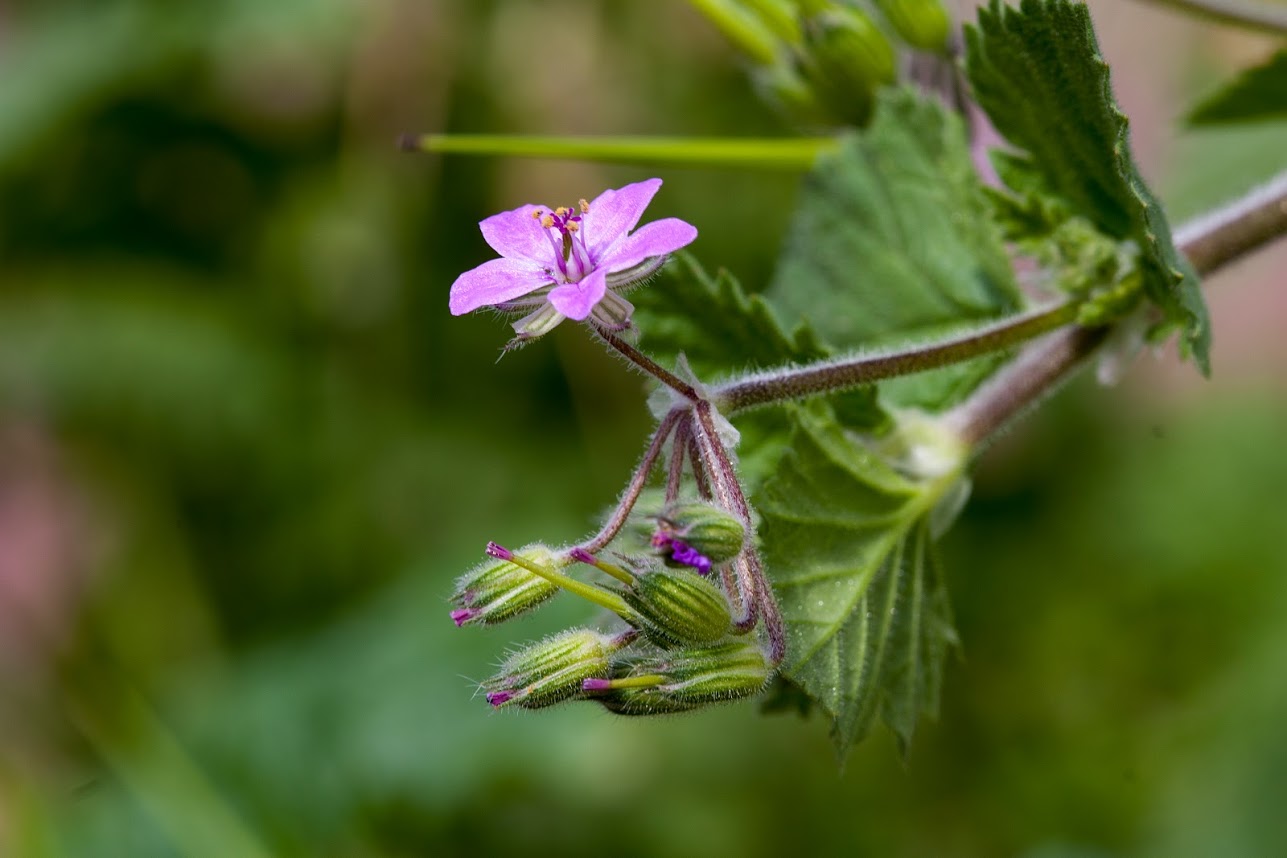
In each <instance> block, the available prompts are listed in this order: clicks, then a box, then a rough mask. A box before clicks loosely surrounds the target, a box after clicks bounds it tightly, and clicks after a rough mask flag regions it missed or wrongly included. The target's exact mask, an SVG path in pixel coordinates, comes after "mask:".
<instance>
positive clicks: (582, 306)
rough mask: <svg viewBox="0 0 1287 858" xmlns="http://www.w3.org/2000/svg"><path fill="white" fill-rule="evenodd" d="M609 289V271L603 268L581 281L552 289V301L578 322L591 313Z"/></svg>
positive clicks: (555, 306)
mask: <svg viewBox="0 0 1287 858" xmlns="http://www.w3.org/2000/svg"><path fill="white" fill-rule="evenodd" d="M607 291H608V273H607V271H605V270H604V269H602V268H596V269H595V270H594V271H592V272H590V276H588V277H586V278H585V279H584V280H582V281H581V282H580V283H565V284H563V285H562V286H556V287H554V288H553V289H551V290H550V303H551V304H553V305H554V309H556V310H558V311H559V312H560V313H562V314H563V315H565V316H567V317H568V318H569V319H576V320H577V321H578V322H579V321H581V320H582V319H584V318H585V317H586V316H588V315H590V311H591V310H593V309H594V305H595V304H597V303H599V302H600V301H602V300H603V296H604V294H606V293H607Z"/></svg>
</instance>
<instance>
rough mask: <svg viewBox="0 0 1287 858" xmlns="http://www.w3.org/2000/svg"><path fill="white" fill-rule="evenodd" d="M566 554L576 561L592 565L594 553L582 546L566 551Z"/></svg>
mask: <svg viewBox="0 0 1287 858" xmlns="http://www.w3.org/2000/svg"><path fill="white" fill-rule="evenodd" d="M568 556H569V557H571V558H572V559H573V560H575V561H576V562H577V563H585V564H587V565H589V566H593V565H594V555H593V554H591V553H590V552H588V551H586V550H585V549H584V548H580V547H577V548H573V549H572V550H571V551H569V552H568Z"/></svg>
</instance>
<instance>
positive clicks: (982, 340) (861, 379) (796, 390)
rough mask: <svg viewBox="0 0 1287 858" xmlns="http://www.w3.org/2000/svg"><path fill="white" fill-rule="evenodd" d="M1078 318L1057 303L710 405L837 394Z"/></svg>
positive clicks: (1004, 345)
mask: <svg viewBox="0 0 1287 858" xmlns="http://www.w3.org/2000/svg"><path fill="white" fill-rule="evenodd" d="M1076 317H1077V308H1076V307H1075V306H1074V305H1072V304H1059V305H1057V306H1055V307H1051V308H1048V309H1045V310H1039V311H1037V312H1035V313H1028V314H1025V315H1021V316H1016V317H1014V318H1010V319H1005V320H1003V321H1000V322H997V323H995V324H992V325H988V326H987V327H983V328H979V329H977V330H973V331H969V332H968V333H965V334H960V335H958V336H956V337H953V338H951V339H948V340H943V341H941V342H936V343H930V344H928V345H918V346H913V347H911V348H907V349H901V350H898V351H891V352H886V353H884V354H868V355H860V356H857V357H850V358H842V359H840V360H835V361H829V362H827V363H822V364H813V365H810V366H806V367H798V368H791V369H780V370H771V371H768V372H762V373H757V374H755V375H751V376H748V377H745V378H740V379H737V380H736V381H733V382H729V383H727V384H724V385H721V386H719V387H716V388H714V389H713V390H712V391H711V401H712V402H714V403H715V405H716V406H717V407H718V408H719V409H720V410H721V411H722V412H724V413H726V414H736V413H737V412H739V411H745V410H747V409H749V408H756V407H758V406H761V405H771V404H773V403H778V402H786V401H788V400H791V399H799V398H801V397H805V396H811V395H816V394H819V393H835V392H837V391H840V390H846V389H849V388H852V387H859V386H861V385H864V384H871V383H872V382H876V381H881V380H882V379H886V378H894V377H896V376H900V375H908V374H909V373H913V372H921V371H923V370H927V369H936V368H938V367H941V366H947V365H949V364H953V363H960V362H961V361H963V360H968V359H969V358H973V357H978V356H979V355H984V354H988V353H990V352H996V351H1001V350H1003V349H1008V348H1010V347H1012V346H1015V345H1018V344H1019V343H1022V342H1025V341H1027V340H1031V339H1033V338H1034V337H1038V336H1040V335H1042V334H1044V333H1047V332H1049V331H1052V330H1054V329H1056V328H1060V327H1063V326H1064V325H1066V324H1068V323H1069V322H1071V321H1073V320H1074V319H1075V318H1076Z"/></svg>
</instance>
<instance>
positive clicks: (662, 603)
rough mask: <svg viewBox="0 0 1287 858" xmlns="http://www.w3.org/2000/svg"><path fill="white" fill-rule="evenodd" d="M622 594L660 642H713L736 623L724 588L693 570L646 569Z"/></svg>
mask: <svg viewBox="0 0 1287 858" xmlns="http://www.w3.org/2000/svg"><path fill="white" fill-rule="evenodd" d="M622 596H623V597H624V598H625V600H626V603H627V604H628V605H630V607H631V608H633V609H634V610H635V612H636V613H637V614H638V615H639V617H638V618H639V620H640V621H641V622H642V625H643V631H644V632H645V633H646V634H647V635H648V636H649V637H650V638H651V639H652V640H653V641H654V642H656V643H657V644H658V645H659V646H673V645H676V644H678V645H682V644H702V643H711V642H712V641H717V640H719V639H720V638H722V637H724V636H725V635H727V634H728V633H729V631H730V630H731V629H732V626H733V618H732V616H731V615H730V614H729V610H728V600H727V599H726V598H725V597H724V593H723V591H721V590H720V589H719V588H718V587H716V586H715V585H714V584H712V583H711V582H710V581H707V580H706V579H705V578H701V577H699V576H697V575H694V574H693V573H691V572H680V571H671V570H669V569H657V570H654V571H652V572H646V573H644V574H642V575H640V576H639V577H638V578H636V579H635V584H634V586H633V587H631V588H629V589H626V590H625V591H623V592H622Z"/></svg>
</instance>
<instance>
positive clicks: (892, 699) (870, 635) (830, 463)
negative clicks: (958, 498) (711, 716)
mask: <svg viewBox="0 0 1287 858" xmlns="http://www.w3.org/2000/svg"><path fill="white" fill-rule="evenodd" d="M792 420H793V422H794V433H793V435H792V441H791V445H790V447H789V451H788V453H787V454H786V456H784V457H783V459H782V461H781V463H780V465H779V467H778V470H777V472H776V473H775V474H774V476H773V477H772V478H771V479H770V480H769V481H768V482H766V483H765V485H764V486H763V487H762V489H761V491H760V492H759V493H758V496H757V499H756V508H757V509H758V510H759V512H760V515H761V519H762V522H763V524H762V527H761V529H760V536H761V539H762V542H763V550H764V556H765V560H766V561H767V563H768V569H769V573H770V575H771V576H772V578H773V584H774V590H775V591H776V593H777V595H778V598H779V600H780V602H781V605H782V611H783V617H784V619H785V621H786V625H787V637H788V652H787V661H786V664H785V667H784V673H785V675H786V677H787V678H788V679H789V680H791V681H792V682H794V683H796V684H797V685H799V686H800V687H801V688H802V689H804V691H805V692H806V693H807V694H808V695H809V696H810V697H812V698H813V699H814V700H815V701H816V702H817V703H818V704H819V705H820V706H822V708H823V709H825V710H826V712H827V713H828V715H829V716H830V717H831V719H832V739H833V741H834V743H835V746H836V749H837V752H838V753H840V754H844V753H845V752H846V751H847V750H848V749H849V747H850V746H851V745H852V744H853V743H854V742H856V741H857V740H859V739H861V738H862V737H863V736H864V735H865V734H866V733H867V731H868V730H869V729H870V727H871V725H872V723H873V721H874V720H875V718H876V717H877V716H878V715H879V716H880V717H881V718H883V720H884V721H885V723H886V724H888V725H889V727H890V728H891V729H892V730H893V731H894V733H895V734H896V735H897V736H898V739H899V741H900V743H901V744H902V745H903V747H904V750H906V747H907V745H908V743H910V741H911V739H912V735H913V733H914V731H915V728H916V723H917V721H918V720H919V718H920V717H921V716H922V715H931V716H932V715H934V714H936V712H937V708H938V689H939V684H940V681H941V676H942V664H943V660H944V658H945V656H946V653H947V650H948V648H949V647H950V646H951V645H953V644H954V643H955V640H956V635H955V632H954V631H953V628H952V620H951V615H950V610H949V608H948V602H947V594H946V591H945V589H944V588H943V584H942V580H941V574H940V570H939V567H938V564H937V562H936V561H935V559H934V557H933V554H932V545H931V536H930V525H929V522H930V516H931V513H932V511H933V510H934V508H935V506H936V505H937V503H938V501H939V500H940V499H941V498H943V497H944V496H946V495H947V493H948V491H949V490H950V489H951V488H952V486H954V485H956V484H957V474H956V473H955V472H953V473H950V474H945V475H942V476H940V477H937V478H934V479H929V480H924V481H921V480H915V479H911V478H909V477H906V476H904V475H902V474H900V473H898V472H897V471H895V470H893V469H892V468H891V467H890V466H889V465H888V464H886V462H885V461H884V459H883V458H881V457H880V456H877V455H876V454H875V453H873V452H872V451H870V450H868V449H867V448H866V447H864V446H863V444H862V443H860V442H859V441H857V440H855V439H854V438H853V437H852V436H851V435H850V434H848V433H846V432H845V431H844V430H843V429H842V428H841V427H840V426H839V424H838V423H837V422H836V420H835V418H834V416H833V415H832V413H831V411H830V409H829V408H827V407H826V406H825V405H818V404H815V405H813V406H810V407H800V408H796V409H793V410H792Z"/></svg>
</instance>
